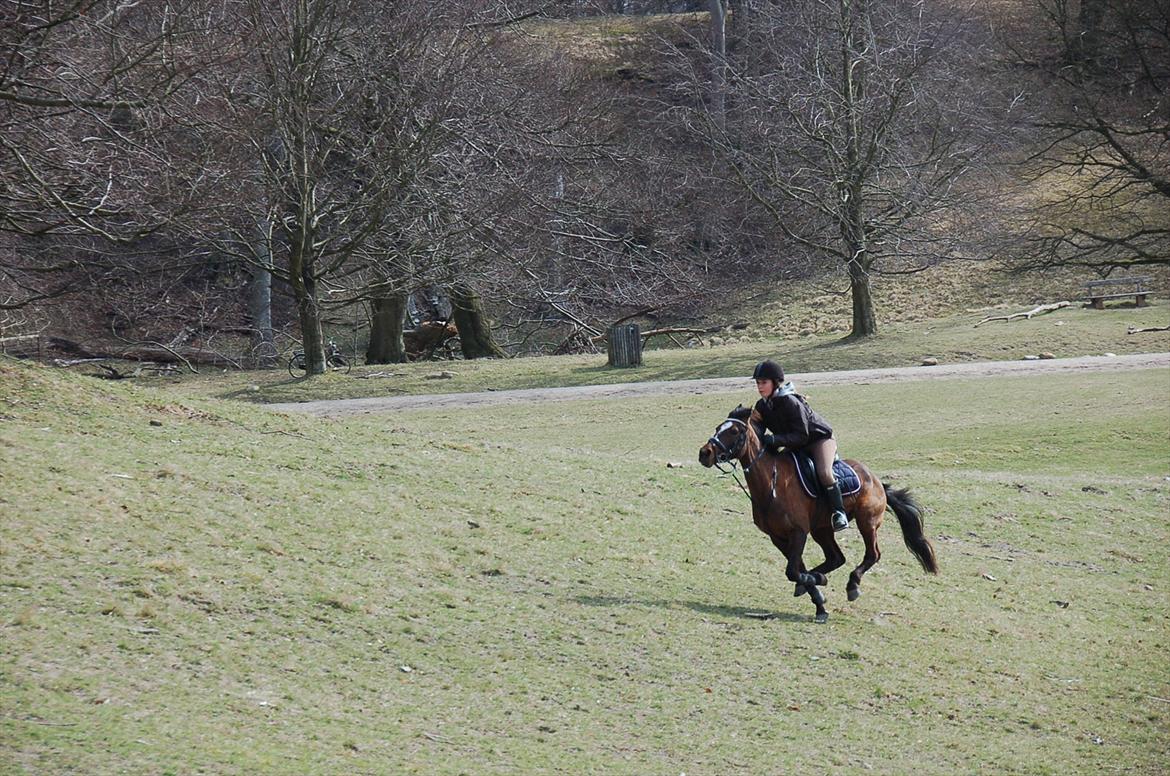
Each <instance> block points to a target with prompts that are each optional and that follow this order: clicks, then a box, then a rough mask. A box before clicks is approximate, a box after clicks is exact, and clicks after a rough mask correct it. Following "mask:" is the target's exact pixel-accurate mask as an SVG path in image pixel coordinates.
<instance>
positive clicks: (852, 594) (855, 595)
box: [845, 587, 861, 601]
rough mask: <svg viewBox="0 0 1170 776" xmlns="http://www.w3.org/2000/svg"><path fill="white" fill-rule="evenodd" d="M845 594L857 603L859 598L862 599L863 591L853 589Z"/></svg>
mask: <svg viewBox="0 0 1170 776" xmlns="http://www.w3.org/2000/svg"><path fill="white" fill-rule="evenodd" d="M845 594H846V595H847V596H848V597H849V600H850V601H856V600H857V599H858V598H861V589H860V588H856V587H851V588H849V589H848V590H846V591H845Z"/></svg>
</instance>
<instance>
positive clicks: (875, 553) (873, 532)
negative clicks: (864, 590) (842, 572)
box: [845, 519, 882, 601]
mask: <svg viewBox="0 0 1170 776" xmlns="http://www.w3.org/2000/svg"><path fill="white" fill-rule="evenodd" d="M878 525H880V522H879V521H877V520H865V519H862V520H858V521H857V528H858V530H859V531H860V532H861V538H862V540H863V541H864V542H865V557H864V558H862V559H861V563H860V564H858V566H857V568H855V569H853V573H851V574H850V575H849V583H848V584H847V585H845V593H846V596H847V597H848V598H849V600H850V601H856V600H857V599H858V598H860V597H861V578H862V577H863V576H865V572H867V571H869V570H870V569H871V568H873V567H874V566H875V565H877V562H878V561H879V560H881V557H882V551H881V550H880V549H878V542H877V529H878Z"/></svg>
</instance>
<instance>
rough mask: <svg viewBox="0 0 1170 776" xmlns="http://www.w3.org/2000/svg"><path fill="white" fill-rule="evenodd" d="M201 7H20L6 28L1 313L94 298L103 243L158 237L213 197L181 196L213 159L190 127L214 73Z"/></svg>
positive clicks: (99, 0) (7, 16)
mask: <svg viewBox="0 0 1170 776" xmlns="http://www.w3.org/2000/svg"><path fill="white" fill-rule="evenodd" d="M200 7H201V3H197V2H194V1H192V2H187V1H180V2H175V3H167V4H165V5H160V4H139V3H118V2H112V1H108V0H28V1H27V2H20V3H9V4H7V6H6V7H5V9H4V11H3V14H4V23H3V24H2V25H0V305H2V306H5V307H18V306H23V305H26V304H30V303H35V302H38V301H41V300H45V299H51V298H54V297H57V296H60V295H62V294H66V293H69V292H72V291H76V290H78V289H80V288H83V287H84V286H85V284H86V283H87V282H88V278H89V273H88V272H87V270H88V269H90V268H91V267H90V266H89V263H90V262H91V260H92V258H93V256H94V255H95V254H97V253H99V249H100V248H102V247H103V246H109V245H110V244H113V243H127V242H130V241H133V240H136V239H139V238H141V237H142V236H143V235H146V234H150V233H152V232H155V231H157V230H158V229H159V228H160V227H161V225H163V224H165V223H166V222H167V219H168V217H169V215H170V214H172V213H174V212H176V211H177V210H181V209H183V208H185V207H193V206H195V205H196V203H197V202H198V201H199V190H198V188H197V187H190V186H175V185H170V184H173V183H174V181H176V180H177V179H178V174H179V172H178V171H179V170H181V169H188V168H189V167H190V166H198V164H199V162H200V160H201V159H202V158H203V157H204V155H205V151H206V149H203V148H200V147H199V146H198V145H192V144H191V143H189V142H187V139H186V138H185V137H184V136H183V135H182V133H181V132H180V131H178V124H177V123H176V122H175V121H174V120H173V118H174V117H173V115H172V111H174V110H176V109H178V108H177V101H176V97H177V95H179V94H181V93H182V92H184V90H185V89H186V87H187V86H188V85H189V83H190V80H191V77H192V74H193V73H197V72H199V71H200V70H201V64H202V63H200V62H198V61H196V60H195V58H194V57H193V56H192V53H191V52H192V50H191V43H192V42H193V41H194V40H196V39H199V38H203V37H205V36H206V35H207V34H208V32H209V31H210V30H211V29H213V28H214V26H215V24H216V23H217V17H216V16H215V15H214V14H201V13H197V11H198V10H199V8H200Z"/></svg>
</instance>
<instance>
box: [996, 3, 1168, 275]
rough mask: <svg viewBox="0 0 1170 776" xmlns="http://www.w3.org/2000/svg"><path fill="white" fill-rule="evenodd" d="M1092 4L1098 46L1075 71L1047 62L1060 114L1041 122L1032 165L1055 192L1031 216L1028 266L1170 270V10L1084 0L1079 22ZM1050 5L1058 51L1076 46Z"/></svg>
mask: <svg viewBox="0 0 1170 776" xmlns="http://www.w3.org/2000/svg"><path fill="white" fill-rule="evenodd" d="M1060 7H1061V8H1063V6H1060ZM1086 7H1090V11H1091V13H1090V14H1089V15H1090V16H1091V18H1092V30H1091V36H1092V43H1091V45H1089V44H1085V45H1078V46H1074V47H1073V49H1074V52H1075V53H1076V56H1074V57H1071V59H1072V64H1070V63H1069V60H1070V57H1068V56H1060V55H1059V54H1058V55H1057V56H1055V57H1052V58H1050V59H1048V60H1047V61H1042V62H1041V65H1042V67H1043V68H1045V69H1046V72H1047V73H1048V74H1049V84H1048V85H1049V89H1048V90H1047V92H1046V96H1047V97H1048V104H1049V105H1050V106H1052V107H1050V108H1049V109H1048V110H1047V111H1046V115H1044V116H1042V117H1040V118H1038V119H1036V121H1035V123H1036V125H1037V126H1038V127H1039V128H1040V129H1041V130H1042V131H1043V132H1044V138H1043V144H1042V145H1041V147H1040V150H1039V151H1037V152H1036V153H1034V154H1032V155H1031V156H1030V157H1029V158H1028V160H1027V164H1026V168H1027V170H1028V173H1029V176H1030V180H1032V181H1033V182H1034V183H1037V184H1041V185H1042V186H1043V189H1044V190H1045V191H1047V192H1048V195H1047V197H1046V199H1045V201H1043V202H1042V203H1041V205H1040V206H1039V207H1038V208H1036V209H1035V210H1034V211H1033V212H1031V213H1029V214H1028V215H1027V217H1026V226H1025V228H1026V230H1027V232H1026V233H1027V235H1028V237H1029V239H1030V244H1031V250H1030V251H1029V252H1028V254H1027V257H1026V259H1025V260H1024V261H1022V262H1020V264H1019V266H1020V267H1021V268H1024V269H1036V268H1045V267H1052V266H1078V267H1086V268H1090V269H1094V270H1096V271H1098V272H1101V273H1108V272H1110V271H1112V270H1115V269H1121V268H1127V267H1138V266H1152V265H1162V266H1164V265H1167V264H1170V5H1168V4H1167V3H1165V2H1158V3H1147V2H1141V1H1140V0H1092V2H1090V0H1082V2H1081V5H1080V8H1079V13H1078V14H1076V18H1082V17H1084V16H1085V13H1086V11H1085V9H1086ZM1040 8H1041V10H1042V11H1043V12H1044V13H1043V17H1044V18H1048V19H1049V20H1050V21H1051V22H1052V25H1053V26H1052V27H1051V28H1050V29H1051V32H1052V35H1053V37H1054V38H1056V39H1057V40H1058V41H1059V42H1060V44H1061V45H1060V46H1059V47H1058V48H1057V51H1058V52H1059V51H1061V50H1064V49H1066V48H1067V47H1068V44H1067V41H1068V39H1069V38H1070V34H1069V32H1068V27H1067V22H1066V20H1065V19H1064V17H1062V16H1061V15H1060V14H1057V13H1055V12H1054V9H1053V6H1052V5H1051V4H1050V3H1048V2H1041V3H1040ZM1064 10H1065V11H1066V12H1069V13H1071V11H1070V9H1067V8H1065V9H1064ZM1088 34H1089V32H1086V33H1084V34H1078V35H1077V36H1073V37H1076V38H1077V39H1082V38H1084V36H1085V35H1088ZM1020 48H1021V49H1022V46H1020ZM1090 52H1091V55H1090Z"/></svg>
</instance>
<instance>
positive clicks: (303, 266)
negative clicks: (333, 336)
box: [289, 242, 325, 375]
mask: <svg viewBox="0 0 1170 776" xmlns="http://www.w3.org/2000/svg"><path fill="white" fill-rule="evenodd" d="M289 270H290V272H289V278H290V280H291V282H292V288H293V298H294V299H295V300H296V303H297V318H298V319H299V320H300V324H301V347H302V349H303V350H304V353H305V371H306V373H307V374H310V375H323V374H325V335H324V333H323V332H322V331H321V310H320V308H319V307H318V306H317V279H316V278H314V277H313V272H312V267H311V266H310V264H309V262H308V261H307V260H306V257H305V253H304V251H303V242H302V243H299V244H295V245H294V247H293V250H292V252H291V255H290V257H289Z"/></svg>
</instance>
